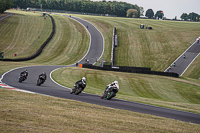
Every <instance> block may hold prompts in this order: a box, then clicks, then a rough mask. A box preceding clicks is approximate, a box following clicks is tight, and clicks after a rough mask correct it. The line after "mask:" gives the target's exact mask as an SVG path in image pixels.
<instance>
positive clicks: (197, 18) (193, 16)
mask: <svg viewBox="0 0 200 133" xmlns="http://www.w3.org/2000/svg"><path fill="white" fill-rule="evenodd" d="M181 19H182V20H185V21H188V20H190V21H200V15H199V14H197V13H194V12H192V13H189V14H187V13H183V14H182V15H181Z"/></svg>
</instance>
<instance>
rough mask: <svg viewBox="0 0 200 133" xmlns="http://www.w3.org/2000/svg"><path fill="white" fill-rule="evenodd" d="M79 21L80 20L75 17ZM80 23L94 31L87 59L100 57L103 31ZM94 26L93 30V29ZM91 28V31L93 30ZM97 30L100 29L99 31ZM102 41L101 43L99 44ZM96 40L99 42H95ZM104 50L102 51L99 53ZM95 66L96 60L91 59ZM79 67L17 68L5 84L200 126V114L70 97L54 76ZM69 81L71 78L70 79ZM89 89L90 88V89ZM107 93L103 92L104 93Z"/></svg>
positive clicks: (5, 78)
mask: <svg viewBox="0 0 200 133" xmlns="http://www.w3.org/2000/svg"><path fill="white" fill-rule="evenodd" d="M73 19H76V18H73ZM77 21H79V22H80V23H83V24H84V25H85V26H88V31H89V32H91V33H90V34H91V42H92V43H91V47H90V49H89V51H88V53H87V55H86V56H85V57H87V58H94V57H95V58H100V56H101V54H102V52H103V51H101V50H102V49H101V48H102V47H103V46H102V45H103V38H101V39H100V38H98V37H99V36H95V35H98V34H99V31H98V30H97V29H96V28H95V27H93V25H91V24H90V23H88V22H86V21H84V20H81V19H80V20H79V19H77ZM92 27H93V28H92ZM90 28H91V29H90ZM95 29H96V30H95ZM99 39H100V40H101V41H99ZM92 40H95V41H92ZM99 51H100V52H99ZM85 57H84V58H83V59H81V60H80V63H82V62H84V59H85ZM91 63H93V62H92V60H91ZM74 66H75V65H71V66H30V67H23V68H17V69H14V70H11V71H9V72H7V73H5V74H4V76H3V79H2V82H3V83H6V84H7V85H10V86H12V87H15V88H18V89H22V90H28V91H31V92H36V93H39V94H44V95H49V96H54V97H60V98H65V99H72V100H77V101H82V102H87V103H91V104H96V105H101V106H106V107H110V108H117V109H123V110H129V111H133V112H139V113H145V114H151V115H156V116H161V117H166V118H171V119H176V120H180V121H185V122H191V123H197V124H200V114H195V113H189V112H184V111H178V110H173V109H167V108H162V107H157V106H151V105H146V104H141V103H136V102H130V101H124V100H119V99H115V98H113V99H111V100H105V99H101V98H100V96H98V95H93V94H87V93H81V94H79V95H73V94H70V90H71V89H70V88H66V87H62V86H60V85H58V84H57V83H55V82H54V81H52V80H51V78H50V74H51V72H52V71H53V70H55V69H57V68H62V67H74ZM24 69H27V70H28V72H29V76H28V78H27V80H25V81H24V82H22V83H19V82H18V77H19V73H20V72H21V71H23V70H24ZM42 72H46V73H47V75H48V77H47V80H46V81H45V83H44V84H42V85H41V86H37V85H36V81H37V79H38V76H39V74H41V73H42ZM66 80H67V79H66ZM86 89H87V88H86ZM102 93H103V92H102Z"/></svg>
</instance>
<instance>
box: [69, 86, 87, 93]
mask: <svg viewBox="0 0 200 133" xmlns="http://www.w3.org/2000/svg"><path fill="white" fill-rule="evenodd" d="M84 89H85V85H84V84H81V85H79V84H75V85H74V87H73V89H72V90H71V92H70V94H73V93H74V94H75V95H78V94H80V93H81V92H82V91H83V90H84Z"/></svg>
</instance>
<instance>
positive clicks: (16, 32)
mask: <svg viewBox="0 0 200 133" xmlns="http://www.w3.org/2000/svg"><path fill="white" fill-rule="evenodd" d="M13 12H14V13H15V15H13V16H11V17H8V18H6V19H4V20H2V21H1V22H0V45H1V47H0V51H3V52H4V58H19V57H27V56H30V55H32V54H33V53H35V52H36V51H37V50H38V49H39V48H40V46H41V45H42V44H43V42H44V41H46V39H47V38H48V37H49V35H50V34H51V31H52V28H51V27H52V23H51V19H50V17H47V18H46V19H44V18H43V17H42V16H41V14H39V13H31V12H22V11H13ZM38 36H40V38H39V39H38ZM15 54H16V55H17V56H16V57H15V56H14V55H15Z"/></svg>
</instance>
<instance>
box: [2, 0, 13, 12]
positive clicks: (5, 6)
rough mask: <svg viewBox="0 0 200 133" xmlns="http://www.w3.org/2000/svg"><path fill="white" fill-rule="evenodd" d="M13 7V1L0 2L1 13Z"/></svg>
mask: <svg viewBox="0 0 200 133" xmlns="http://www.w3.org/2000/svg"><path fill="white" fill-rule="evenodd" d="M11 6H12V0H0V13H4V11H6V10H7V9H9V8H10V7H11Z"/></svg>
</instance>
